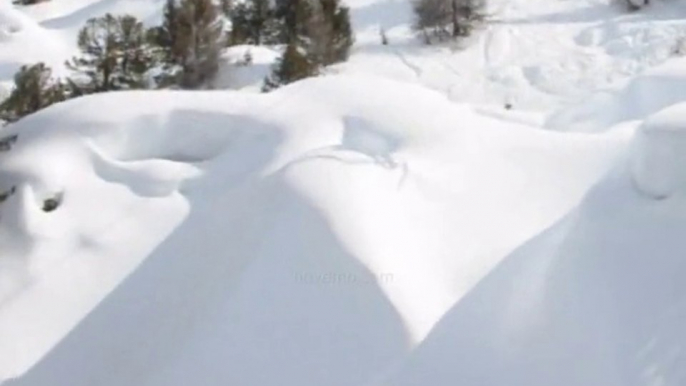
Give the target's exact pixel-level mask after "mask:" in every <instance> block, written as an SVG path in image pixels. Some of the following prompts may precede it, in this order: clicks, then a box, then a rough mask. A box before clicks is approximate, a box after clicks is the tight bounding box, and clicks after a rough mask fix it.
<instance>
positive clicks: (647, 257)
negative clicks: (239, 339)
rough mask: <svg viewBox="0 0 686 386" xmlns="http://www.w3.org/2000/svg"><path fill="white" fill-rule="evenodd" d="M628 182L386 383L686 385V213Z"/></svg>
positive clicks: (478, 298) (519, 253)
mask: <svg viewBox="0 0 686 386" xmlns="http://www.w3.org/2000/svg"><path fill="white" fill-rule="evenodd" d="M673 208H674V206H670V205H669V204H665V203H660V202H657V201H650V200H648V199H644V198H642V197H640V196H639V195H638V194H637V193H635V192H634V191H633V188H632V186H631V183H630V179H629V178H628V176H626V174H625V173H620V174H618V175H616V176H613V177H611V178H610V179H609V180H607V181H605V182H603V183H601V184H600V185H599V186H598V187H596V188H595V189H594V190H593V191H592V192H591V193H590V195H589V196H588V197H587V198H586V200H585V201H584V202H583V203H582V205H581V206H580V208H579V209H577V210H576V211H574V212H571V213H570V214H569V215H568V216H567V217H566V218H564V219H562V220H561V221H559V222H558V223H557V224H556V225H554V226H552V227H551V228H549V229H548V230H546V231H545V232H543V233H541V234H540V235H539V236H537V237H535V238H533V239H532V240H531V241H529V242H528V243H526V244H525V245H523V246H522V247H520V248H519V249H518V250H516V251H515V252H513V253H512V254H511V255H510V256H509V257H507V258H505V260H503V262H502V263H501V264H500V266H498V267H497V268H496V269H495V270H493V271H492V272H491V274H489V275H488V276H487V277H486V278H485V279H483V280H482V281H481V282H480V283H479V284H478V285H477V286H476V287H475V289H473V290H472V291H471V292H470V293H469V294H468V295H467V296H465V298H463V299H462V300H461V301H459V302H458V303H457V304H455V305H454V306H453V307H452V309H451V310H450V311H449V312H448V313H447V314H446V315H445V316H444V317H443V319H442V320H441V321H440V322H439V323H438V324H437V326H436V327H435V328H434V330H433V331H432V332H431V334H430V335H429V337H428V338H427V339H426V340H425V341H424V342H423V344H422V345H420V347H419V348H417V349H416V350H415V351H414V352H413V354H412V356H411V357H410V359H409V360H408V361H407V362H406V363H405V365H404V366H403V367H402V368H403V371H401V372H399V373H398V374H396V375H395V376H393V378H391V379H390V380H388V382H387V383H384V384H387V385H394V386H403V385H417V386H419V385H426V384H431V385H436V386H439V385H458V384H459V385H464V386H476V385H479V386H501V385H527V386H550V385H557V386H586V385H604V386H639V385H640V386H643V385H647V384H658V383H656V382H659V384H661V385H667V386H679V385H684V384H685V383H686V354H685V352H684V350H685V349H686V330H685V329H684V328H683V326H684V325H686V284H684V280H683V278H684V277H685V276H686V259H684V258H683V256H682V254H683V250H684V247H685V246H684V245H682V243H681V240H682V239H683V235H684V234H686V221H684V213H683V212H680V213H672V209H673Z"/></svg>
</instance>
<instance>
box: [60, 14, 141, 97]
mask: <svg viewBox="0 0 686 386" xmlns="http://www.w3.org/2000/svg"><path fill="white" fill-rule="evenodd" d="M78 45H79V48H80V49H81V52H82V56H80V57H75V58H73V59H72V60H71V61H69V62H67V66H68V67H69V68H71V69H72V70H74V71H76V72H77V73H79V74H81V75H82V78H84V79H72V82H73V83H74V84H75V85H76V86H78V89H79V92H81V93H93V92H103V91H111V90H122V89H135V88H143V87H145V73H146V72H147V71H148V70H149V69H150V68H151V67H152V66H153V62H154V61H153V57H152V52H151V50H150V47H148V45H147V44H146V32H145V29H144V28H143V24H142V23H141V22H139V21H138V20H136V19H135V18H134V17H133V16H119V17H115V16H112V15H110V14H107V15H105V16H103V17H100V18H93V19H90V20H88V21H87V22H86V26H85V27H84V28H83V29H81V31H80V32H79V37H78Z"/></svg>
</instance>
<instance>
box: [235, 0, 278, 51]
mask: <svg viewBox="0 0 686 386" xmlns="http://www.w3.org/2000/svg"><path fill="white" fill-rule="evenodd" d="M279 24H280V22H279V19H278V18H277V16H276V10H275V9H274V7H272V3H271V0H247V1H245V2H243V3H240V4H238V5H236V6H235V7H234V9H233V11H232V12H231V26H232V28H231V34H230V38H229V43H230V44H231V45H237V44H256V45H260V44H276V43H280V38H281V36H280V32H281V31H280V29H281V28H280V26H279Z"/></svg>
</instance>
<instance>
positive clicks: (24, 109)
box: [0, 63, 68, 122]
mask: <svg viewBox="0 0 686 386" xmlns="http://www.w3.org/2000/svg"><path fill="white" fill-rule="evenodd" d="M67 96H68V93H67V88H66V86H65V85H64V84H63V83H62V82H60V81H59V80H54V79H53V78H52V70H51V69H50V68H49V67H47V66H46V65H45V64H44V63H38V64H34V65H32V66H23V67H22V68H21V69H20V70H19V72H17V74H16V75H15V76H14V89H13V90H12V92H11V93H10V96H9V97H8V98H7V99H6V100H5V101H4V102H2V103H1V104H0V120H4V121H7V122H14V121H17V120H19V119H21V118H22V117H24V116H26V115H29V114H32V113H34V112H36V111H38V110H40V109H43V108H45V107H48V106H50V105H52V104H54V103H57V102H61V101H63V100H65V99H66V98H67Z"/></svg>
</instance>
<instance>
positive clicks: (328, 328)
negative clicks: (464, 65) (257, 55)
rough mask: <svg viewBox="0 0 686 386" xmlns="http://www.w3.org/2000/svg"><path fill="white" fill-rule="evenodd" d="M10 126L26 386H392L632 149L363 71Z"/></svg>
mask: <svg viewBox="0 0 686 386" xmlns="http://www.w3.org/2000/svg"><path fill="white" fill-rule="evenodd" d="M391 90H392V91H391ZM334 101H335V103H334ZM103 110H107V111H108V114H106V115H103V114H102V113H101V112H102V111H103ZM10 132H11V133H17V134H18V141H17V143H16V144H15V146H14V147H13V148H12V150H11V151H10V152H7V153H5V154H3V155H2V157H4V160H3V162H2V169H0V172H1V173H2V175H3V176H11V180H12V184H13V185H15V186H16V187H17V190H18V191H19V192H20V193H21V194H15V195H12V196H11V197H10V198H9V199H8V200H7V201H5V202H4V203H2V206H1V207H0V211H1V212H0V219H1V221H0V226H2V229H1V230H2V232H6V233H7V234H10V233H11V234H12V235H19V236H21V238H18V239H15V238H10V237H8V238H7V239H8V240H9V239H11V240H26V241H25V245H24V246H23V247H22V248H19V247H14V248H15V249H11V248H10V249H9V250H8V249H7V248H8V247H7V246H11V245H12V244H11V243H9V242H8V243H7V244H4V245H3V249H4V250H8V252H9V254H8V255H3V256H2V260H3V261H9V260H8V259H11V261H12V263H11V265H13V266H16V268H15V269H16V270H17V271H21V272H23V273H22V275H19V274H17V275H14V276H13V277H23V278H24V279H23V280H21V281H20V282H18V283H15V284H14V288H13V291H11V292H9V293H6V294H5V296H6V302H5V303H4V306H3V307H0V354H1V356H2V358H10V359H8V360H3V361H2V362H1V363H0V365H1V367H0V369H2V374H3V376H5V377H9V376H19V375H20V374H22V373H24V372H25V371H27V370H28V372H27V373H26V374H25V375H24V376H22V377H20V378H19V379H18V380H17V381H15V382H9V383H8V384H10V385H14V384H19V385H42V384H52V383H53V382H54V380H55V379H60V382H62V383H65V384H70V385H87V384H88V385H90V384H93V383H96V384H98V385H120V384H130V383H136V384H139V385H173V384H187V383H191V382H193V380H196V381H197V382H200V383H202V384H206V385H212V384H224V383H226V382H227V381H228V382H229V383H236V384H245V385H272V384H275V383H277V381H278V382H280V381H284V380H286V381H287V382H296V380H297V382H298V383H299V384H302V385H313V386H314V385H321V384H323V383H326V384H330V385H350V384H362V383H365V382H370V381H372V380H374V379H378V377H380V376H381V375H382V374H384V372H385V371H387V370H388V369H390V368H392V367H393V366H394V365H395V364H397V363H399V362H400V361H401V360H402V358H404V357H405V356H406V355H407V354H408V352H410V350H412V348H413V347H414V346H415V345H416V344H417V343H418V342H420V341H421V340H422V339H423V338H424V337H425V336H426V335H427V334H428V333H429V331H430V330H431V328H432V326H433V324H434V323H435V322H436V321H437V320H438V319H439V318H440V317H441V315H442V314H443V313H444V312H445V311H447V310H448V309H449V308H450V306H451V305H452V304H454V303H455V301H457V300H459V299H460V298H461V297H462V296H463V295H464V294H465V293H467V291H468V290H469V289H470V288H471V287H472V286H473V285H475V284H476V283H477V282H478V281H479V279H480V278H481V277H482V276H483V275H485V274H486V273H487V272H488V271H489V270H490V269H491V268H492V267H494V266H495V265H497V263H498V261H499V260H500V259H501V258H502V257H503V256H504V255H505V254H506V253H507V252H508V251H510V250H512V249H514V248H516V247H517V246H518V245H520V244H521V243H523V242H524V241H525V240H527V239H528V238H530V237H531V236H532V235H534V234H537V233H538V232H540V231H541V230H543V229H544V228H545V227H547V226H548V225H550V224H552V223H553V222H555V221H556V220H558V219H559V218H560V217H562V216H564V215H565V213H567V212H568V211H569V210H570V209H571V208H572V207H573V206H574V205H575V204H576V202H577V201H578V200H579V199H580V198H581V196H582V195H583V194H584V193H585V191H586V190H587V189H588V188H589V186H590V185H591V184H592V183H593V182H594V181H596V180H597V179H598V178H600V177H601V176H602V175H603V174H604V173H605V171H606V170H607V168H608V167H610V165H612V163H613V160H614V159H615V158H616V156H617V155H618V154H620V152H621V151H622V149H624V148H625V143H626V141H625V136H624V135H623V134H622V135H617V134H614V135H607V136H587V135H561V134H556V133H546V132H543V131H538V130H534V129H531V128H529V127H528V126H519V125H517V124H503V122H502V121H499V120H496V119H493V118H488V117H485V116H481V115H479V114H477V113H475V112H474V111H472V109H471V108H469V107H467V106H456V105H454V104H452V103H451V102H449V101H448V100H447V99H445V98H444V97H443V96H442V95H440V94H438V93H435V92H432V91H427V90H425V89H422V88H421V87H417V86H406V85H403V84H402V83H397V82H391V81H384V80H381V79H378V78H373V77H359V76H358V77H346V76H338V77H325V78H322V79H315V80H310V81H305V82H302V83H299V84H297V85H294V86H292V87H288V88H284V89H283V90H280V91H278V92H275V93H272V94H269V95H263V96H259V95H249V94H240V93H230V92H195V93H194V92H186V93H183V92H139V93H115V94H108V95H100V96H95V97H87V98H80V99H76V100H73V101H70V102H67V103H63V104H59V105H56V106H54V107H52V108H49V109H48V110H46V111H44V112H41V113H38V114H36V115H35V116H31V117H29V118H26V119H24V120H22V121H21V122H20V123H18V124H16V125H14V126H12V130H11V131H10ZM560 174H564V175H565V176H566V178H565V179H564V181H561V180H560V178H559V176H560ZM8 178H9V177H8ZM23 192H31V195H28V196H27V194H25V193H23ZM53 192H59V193H60V194H61V196H62V197H63V200H62V202H61V205H60V206H59V207H58V208H57V209H56V210H55V211H52V212H44V211H42V210H41V209H40V205H41V203H42V201H41V199H42V198H43V197H49V196H50V194H52V193H53ZM502 192H510V193H509V194H507V195H503V194H502ZM31 196H32V197H33V198H32V199H30V200H29V199H27V198H26V197H31ZM11 213H15V214H14V215H11ZM31 213H33V214H31ZM26 217H31V219H30V221H19V219H20V218H26ZM8 264H9V263H8ZM70 331H71V332H70ZM53 346H55V347H54V348H53ZM41 358H43V359H41ZM39 360H40V361H39ZM36 361H38V363H37V364H35V366H33V365H34V363H35V362H36ZM83 363H88V364H89V365H88V366H86V367H84V366H83ZM265 368H269V371H262V370H263V369H265ZM29 369H30V370H29ZM113 374H117V375H116V376H113Z"/></svg>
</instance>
